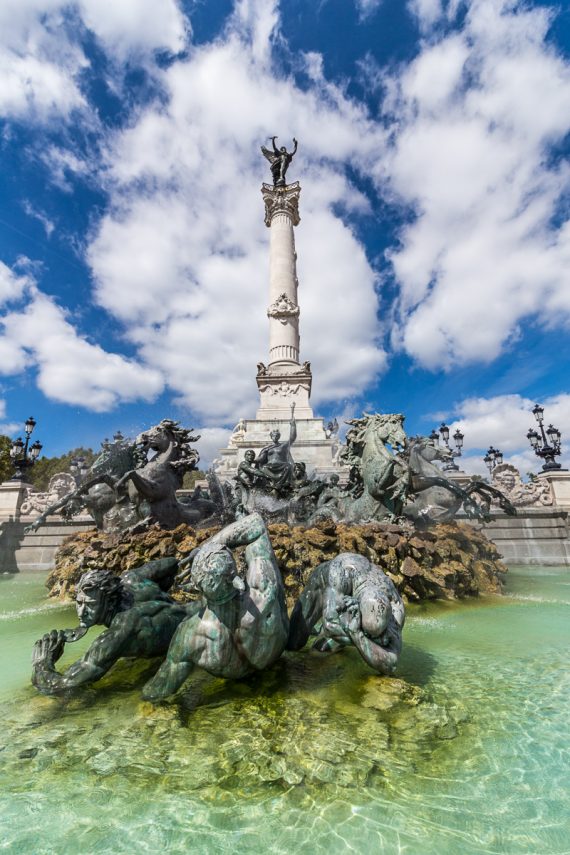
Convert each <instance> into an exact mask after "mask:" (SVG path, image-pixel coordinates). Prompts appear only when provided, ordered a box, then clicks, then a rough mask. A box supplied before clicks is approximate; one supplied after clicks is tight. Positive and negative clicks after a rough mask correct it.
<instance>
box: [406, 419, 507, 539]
mask: <svg viewBox="0 0 570 855" xmlns="http://www.w3.org/2000/svg"><path fill="white" fill-rule="evenodd" d="M403 458H404V460H405V461H406V466H407V475H408V485H407V495H408V500H407V502H406V504H405V506H404V509H403V514H404V516H406V517H409V518H410V519H412V520H413V521H414V522H416V523H422V522H424V523H434V522H446V521H447V520H451V519H453V518H454V517H455V515H456V514H457V512H458V511H459V510H460V509H461V508H463V510H464V511H465V513H466V514H467V516H468V517H470V518H471V519H479V520H481V521H483V522H488V521H489V519H490V515H489V508H490V505H491V500H492V499H493V498H495V499H497V500H498V502H499V505H500V507H501V508H502V509H503V510H504V511H505V513H507V514H509V515H510V516H514V515H515V514H516V510H515V508H514V506H513V505H512V504H511V502H510V501H509V500H508V499H507V497H506V496H504V495H503V493H501V491H500V490H497V489H496V487H492V486H491V485H490V484H486V483H485V482H484V481H480V480H478V479H472V480H471V481H470V482H468V483H467V484H466V485H465V486H460V485H459V484H456V483H455V482H454V481H452V480H451V479H450V478H446V477H445V474H444V473H443V472H442V471H441V469H440V468H439V467H438V466H437V464H436V463H435V461H436V460H439V461H447V460H451V459H452V456H451V452H450V451H449V449H447V448H445V447H442V446H439V445H437V444H436V443H434V442H433V441H432V440H431V439H430V438H429V437H425V436H416V437H412V438H411V439H410V440H408V443H407V446H406V450H405V453H404V455H403ZM474 496H475V497H477V498H478V499H479V501H475V499H474Z"/></svg>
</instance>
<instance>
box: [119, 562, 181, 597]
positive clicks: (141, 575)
mask: <svg viewBox="0 0 570 855" xmlns="http://www.w3.org/2000/svg"><path fill="white" fill-rule="evenodd" d="M178 570H179V564H178V559H177V558H157V559H155V560H154V561H148V562H147V563H146V564H143V565H142V566H141V567H135V568H134V569H133V570H129V571H128V573H125V574H124V576H123V581H124V582H125V583H126V584H127V585H128V583H129V582H130V581H137V582H144V581H145V580H147V579H148V580H149V581H150V582H155V583H156V584H157V585H158V586H159V588H160V589H161V590H162V591H168V590H170V588H171V587H172V585H173V583H174V579H175V578H176V575H177V574H178Z"/></svg>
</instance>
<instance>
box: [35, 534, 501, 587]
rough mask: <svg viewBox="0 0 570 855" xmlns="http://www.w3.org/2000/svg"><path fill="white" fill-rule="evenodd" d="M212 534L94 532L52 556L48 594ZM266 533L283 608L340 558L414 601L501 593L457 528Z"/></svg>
mask: <svg viewBox="0 0 570 855" xmlns="http://www.w3.org/2000/svg"><path fill="white" fill-rule="evenodd" d="M216 530H217V529H210V530H204V531H194V530H193V529H191V528H189V527H188V526H185V525H181V526H179V527H178V528H177V529H175V530H174V531H168V532H165V531H160V530H159V529H151V530H150V531H148V532H145V533H143V534H137V535H130V536H128V537H125V536H123V537H122V538H121V537H120V536H118V535H105V534H103V533H101V532H97V531H90V532H85V533H83V534H78V535H75V536H74V537H72V538H70V539H69V540H67V541H66V542H65V543H64V545H63V546H62V547H61V548H60V550H59V552H58V554H57V556H56V566H55V569H54V570H53V571H52V572H51V573H50V574H49V576H48V580H47V586H48V588H49V592H50V595H51V596H56V597H57V596H59V597H67V596H70V595H72V594H73V591H74V586H75V584H76V582H77V581H78V579H79V577H80V576H81V574H82V573H83V572H85V570H88V569H90V568H92V567H96V566H105V567H107V568H109V569H110V570H112V571H113V572H115V573H117V574H120V573H121V572H124V571H125V570H129V569H131V568H132V567H137V566H138V565H140V564H142V563H144V562H145V561H148V560H150V559H152V558H161V557H164V556H168V555H179V556H180V557H182V556H183V555H185V554H187V553H188V552H190V550H191V549H193V548H194V547H195V546H197V545H198V544H200V543H202V542H203V541H204V540H206V539H207V538H208V537H210V536H211V535H212V534H214V532H215V531H216ZM269 532H270V536H271V542H272V544H273V548H274V550H275V555H276V557H277V561H278V563H279V567H280V569H281V572H282V574H283V580H284V583H285V588H286V591H287V598H288V601H289V603H290V604H291V603H292V602H293V600H294V599H295V598H296V597H297V595H298V593H299V591H300V590H301V588H302V587H303V585H304V584H305V582H306V580H307V578H308V575H309V573H310V571H311V570H312V569H313V568H314V567H316V566H317V565H318V564H320V563H321V562H322V561H326V560H328V559H330V558H333V557H334V556H335V555H337V554H338V553H339V552H357V553H359V554H360V555H365V556H366V557H367V558H369V559H370V560H371V561H373V562H374V563H376V564H378V565H380V567H382V568H383V569H384V570H385V572H386V573H387V574H388V575H389V576H390V578H391V579H392V580H393V581H394V583H395V584H396V585H397V587H398V589H399V590H400V592H401V593H402V594H403V596H404V597H405V599H407V600H409V601H415V602H417V601H420V600H425V599H441V598H445V599H455V598H463V597H468V596H477V595H478V594H480V593H500V592H501V587H502V586H501V575H502V574H503V573H505V572H506V569H507V568H506V567H505V566H504V565H503V564H502V563H501V561H500V560H499V553H498V552H497V549H496V547H495V546H494V544H493V543H491V542H490V541H489V540H488V539H487V538H486V537H485V535H484V534H482V533H481V532H479V531H476V530H474V529H473V528H471V527H470V526H467V525H465V524H462V523H459V524H456V523H446V524H441V525H437V526H434V528H433V529H431V530H430V531H427V532H413V531H411V530H409V529H407V528H403V527H400V526H397V525H386V524H381V523H371V524H368V525H362V526H347V525H343V524H334V523H320V524H319V525H317V526H315V527H314V528H308V529H303V528H301V527H295V528H289V526H287V525H272V526H270V527H269ZM175 593H177V596H180V597H182V596H183V593H182V592H175Z"/></svg>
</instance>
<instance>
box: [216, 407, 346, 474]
mask: <svg viewBox="0 0 570 855" xmlns="http://www.w3.org/2000/svg"><path fill="white" fill-rule="evenodd" d="M295 421H296V424H297V439H296V441H295V443H294V444H293V445H292V446H291V455H292V457H293V460H295V462H304V463H306V464H307V471H308V472H309V473H312V472H318V473H319V474H321V475H330V474H331V473H332V472H339V467H340V464H339V461H338V452H339V448H340V446H339V442H338V437H329V436H327V433H326V431H325V425H324V422H323V419H315V418H311V419H298V418H297V411H295ZM276 429H277V430H278V431H279V432H280V433H281V439H282V440H283V441H286V440H287V439H288V438H289V430H290V428H289V417H288V416H287V418H283V419H271V420H262V419H242V421H241V422H240V423H239V431H236V432H234V434H233V436H232V438H231V440H230V443H229V445H228V447H227V448H223V449H222V450H221V451H220V456H219V458H218V463H217V466H216V472H217V473H218V474H219V475H221V476H224V477H228V478H231V477H233V476H234V475H235V474H236V472H237V468H238V466H239V464H240V463H241V462H242V460H243V459H244V455H245V452H246V451H247V450H248V449H249V448H251V449H253V451H255V454H256V456H257V454H258V452H259V451H260V449H262V448H263V447H264V446H265V445H269V443H270V442H271V439H270V436H269V434H270V433H271V431H272V430H276ZM343 468H344V469H347V467H343ZM339 474H340V473H339ZM346 475H347V477H348V469H347V472H346Z"/></svg>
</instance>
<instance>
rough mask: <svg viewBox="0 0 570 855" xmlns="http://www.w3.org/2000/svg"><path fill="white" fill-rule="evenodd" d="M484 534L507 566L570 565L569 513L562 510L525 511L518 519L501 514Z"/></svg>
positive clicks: (493, 519) (524, 509)
mask: <svg viewBox="0 0 570 855" xmlns="http://www.w3.org/2000/svg"><path fill="white" fill-rule="evenodd" d="M471 525H476V526H477V527H479V526H480V524H479V523H473V522H472V523H471ZM483 531H484V533H485V534H486V535H487V537H488V538H490V540H492V541H493V543H494V544H495V545H496V547H497V550H498V551H499V553H500V554H501V556H502V558H503V560H504V561H505V562H506V563H507V564H526V565H533V564H536V565H550V566H553V565H557V566H560V565H561V566H570V537H569V529H568V514H567V512H566V511H564V510H562V509H559V508H521V509H520V510H519V511H518V513H517V516H516V517H509V516H507V515H506V514H503V513H498V512H497V513H495V514H493V518H492V520H491V522H490V523H487V524H486V525H484V526H483Z"/></svg>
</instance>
